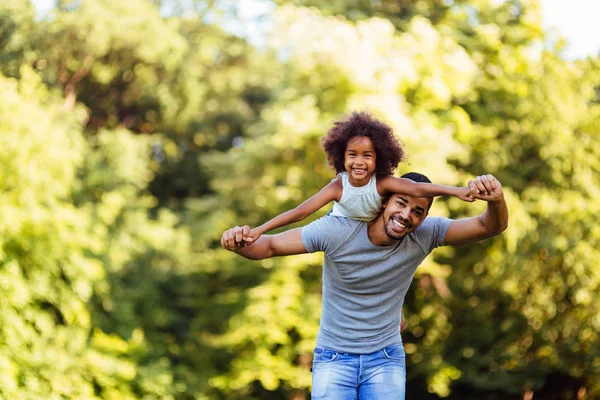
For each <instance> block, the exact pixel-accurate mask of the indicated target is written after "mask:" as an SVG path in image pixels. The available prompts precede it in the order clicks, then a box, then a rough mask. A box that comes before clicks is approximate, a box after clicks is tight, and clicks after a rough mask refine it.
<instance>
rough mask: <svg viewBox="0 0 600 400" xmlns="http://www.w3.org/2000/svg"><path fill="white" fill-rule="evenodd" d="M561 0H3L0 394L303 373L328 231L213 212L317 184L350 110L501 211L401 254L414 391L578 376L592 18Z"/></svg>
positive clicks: (235, 389)
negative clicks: (497, 221)
mask: <svg viewBox="0 0 600 400" xmlns="http://www.w3.org/2000/svg"><path fill="white" fill-rule="evenodd" d="M559 3H560V5H562V6H563V8H562V9H557V8H556V7H558V6H559ZM565 3H566V2H558V1H552V0H548V1H546V2H544V3H540V2H539V1H536V0H331V1H316V0H296V1H280V0H274V1H270V0H248V1H246V0H240V1H234V0H204V1H202V0H128V1H121V0H58V1H52V0H38V1H35V2H28V1H25V0H19V1H13V0H3V1H0V99H1V100H0V290H1V292H0V293H1V294H0V398H1V399H7V400H9V399H10V400H12V399H17V400H21V399H111V400H112V399H116V400H119V399H182V400H187V399H197V400H205V399H242V400H246V399H247V400H250V399H267V400H270V399H273V400H274V399H290V400H300V399H307V398H309V396H310V371H309V368H310V364H311V357H312V356H311V352H312V348H313V346H314V343H315V336H316V332H317V329H318V323H319V316H320V307H321V295H320V290H321V287H320V275H321V260H322V255H320V254H314V255H304V256H297V257H288V258H280V259H272V260H265V261H262V262H253V261H248V260H245V259H243V258H241V257H238V256H235V255H234V254H232V253H229V252H226V251H224V250H221V249H220V243H219V241H220V236H221V233H222V232H223V230H225V229H226V228H228V227H230V226H233V225H235V224H249V225H257V224H259V223H261V222H264V221H266V220H267V219H269V218H271V217H273V216H275V215H277V214H278V213H280V212H282V211H285V210H288V209H291V208H293V207H294V206H295V205H297V204H299V203H300V202H301V201H302V200H303V199H306V198H308V197H309V196H311V195H312V194H314V193H316V191H317V190H318V189H319V188H321V187H322V186H323V185H324V184H326V183H327V182H329V181H330V180H331V179H332V178H333V177H334V173H333V171H332V170H330V169H329V168H328V166H327V164H326V161H325V155H324V153H323V151H322V150H321V148H320V138H321V137H322V136H323V135H324V134H325V132H326V131H327V130H328V128H329V127H330V126H331V124H332V122H333V121H335V120H337V119H339V118H341V117H342V116H344V115H346V114H348V113H350V112H351V111H353V110H367V111H369V112H371V113H372V114H373V115H375V116H376V117H377V118H380V119H382V120H383V121H385V122H387V123H389V124H390V125H391V126H393V127H394V129H395V132H396V133H397V135H398V137H399V138H400V139H401V140H402V141H403V143H404V144H405V146H406V149H407V152H408V154H409V159H408V162H407V163H404V164H402V165H401V166H400V168H399V169H398V174H401V173H404V172H408V171H419V172H422V173H425V174H427V175H428V176H429V177H430V178H431V179H432V180H433V181H434V182H437V183H444V184H452V185H464V184H465V183H466V182H467V181H468V179H470V178H472V177H474V176H477V175H479V174H482V173H492V174H494V175H495V176H496V177H497V178H498V179H499V180H500V181H501V182H502V183H503V185H504V188H505V191H506V197H507V200H508V204H509V207H510V214H511V221H510V226H509V228H508V230H507V231H506V232H505V233H504V234H503V235H501V236H500V237H497V238H494V239H492V240H487V241H484V242H482V243H479V244H476V245H471V246H466V247H461V248H456V249H452V248H440V249H438V250H436V251H435V252H434V254H433V255H432V256H431V257H430V258H428V259H427V261H426V262H425V263H424V264H423V265H422V266H421V267H420V268H419V270H418V272H417V276H416V277H415V281H414V282H413V285H412V288H411V290H410V291H409V294H408V295H407V298H406V304H405V308H404V312H405V315H406V318H407V320H408V327H407V328H406V330H405V331H404V332H403V338H404V342H405V348H406V352H407V378H408V383H407V390H408V394H407V398H408V399H424V400H434V399H442V398H444V399H466V400H474V399H484V400H492V399H509V400H512V399H514V400H517V399H519V400H520V399H523V400H530V399H557V400H559V399H561V400H562V399H599V398H600V340H599V337H598V335H599V332H600V288H599V285H600V225H599V224H598V215H599V214H600V179H599V176H600V175H599V172H600V104H599V101H600V59H599V58H598V43H596V47H595V48H594V43H592V47H591V48H590V47H589V46H588V47H582V45H583V44H584V39H590V38H591V39H593V38H597V37H599V36H600V35H598V34H597V35H596V36H594V33H593V31H592V30H591V29H592V28H591V27H590V28H589V29H587V28H582V27H584V26H586V25H584V23H583V22H584V21H591V22H592V23H596V24H597V17H598V14H597V13H595V14H594V12H593V8H590V7H591V5H592V3H594V4H595V2H594V1H591V0H590V1H587V2H584V1H572V2H569V4H571V5H572V7H570V8H566V7H564V4H565ZM552 4H554V5H553V6H552ZM546 6H547V7H548V8H547V9H545V8H544V7H546ZM588 6H589V7H588ZM586 7H587V8H586ZM596 8H597V7H596ZM548 10H550V11H552V12H549V11H548ZM557 10H563V11H557ZM574 12H579V14H573V13H574ZM543 15H548V16H549V17H548V18H553V19H552V20H547V19H543V18H542V16H543ZM552 16H553V17H552ZM568 20H570V21H571V25H569V26H570V27H571V28H572V29H574V31H582V30H583V31H584V32H585V34H584V35H583V36H580V37H579V38H578V39H574V41H571V42H568V41H566V40H565V39H564V38H563V36H562V33H561V30H560V29H561V28H560V26H561V21H562V22H568ZM556 26H558V27H559V28H556ZM586 43H588V42H586ZM588 44H589V43H588ZM484 208H485V204H483V203H480V202H478V203H476V204H474V205H471V204H466V203H462V202H460V201H458V200H457V199H453V198H440V199H438V200H436V201H435V203H434V207H433V209H432V211H431V214H432V215H444V216H449V217H463V216H469V215H476V214H478V213H480V212H481V211H482V210H483V209H484ZM326 211H327V210H326V209H323V210H321V211H320V212H319V213H317V215H314V216H312V217H311V218H310V220H312V219H314V218H316V217H318V216H320V215H323V214H324V213H325V212H326ZM305 222H306V221H305Z"/></svg>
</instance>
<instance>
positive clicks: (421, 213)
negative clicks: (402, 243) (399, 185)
mask: <svg viewBox="0 0 600 400" xmlns="http://www.w3.org/2000/svg"><path fill="white" fill-rule="evenodd" d="M429 202H430V199H428V198H426V197H413V196H408V195H405V194H393V195H392V196H391V197H390V199H389V200H388V202H387V203H386V204H384V205H383V207H384V210H383V224H384V228H385V233H386V235H388V237H390V238H391V239H394V240H400V239H402V238H403V237H404V236H406V235H407V234H409V233H410V232H412V231H414V230H415V229H417V228H418V227H419V225H421V224H422V223H423V221H424V220H425V217H426V216H427V213H428V211H429Z"/></svg>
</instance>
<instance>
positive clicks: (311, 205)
mask: <svg viewBox="0 0 600 400" xmlns="http://www.w3.org/2000/svg"><path fill="white" fill-rule="evenodd" d="M341 197H342V181H341V179H340V178H337V179H334V180H333V181H331V182H330V183H329V184H328V185H327V186H325V187H324V188H323V189H321V190H320V191H319V193H317V194H315V195H314V196H313V197H311V198H310V199H308V200H306V201H304V202H303V203H302V204H300V205H299V206H298V207H296V208H294V209H293V210H290V211H286V212H284V213H283V214H279V215H278V216H276V217H275V218H273V219H271V220H270V221H268V222H266V223H264V224H262V225H260V226H258V227H256V228H254V229H251V230H250V233H249V234H248V237H247V238H246V239H245V243H246V244H250V243H253V242H254V241H256V239H258V238H259V237H260V236H261V235H262V234H264V233H266V232H269V231H271V230H273V229H277V228H280V227H282V226H285V225H289V224H292V223H294V222H299V221H302V220H303V219H304V218H306V217H308V216H309V215H310V214H312V213H314V212H315V211H317V210H318V209H320V208H321V207H323V206H324V205H326V204H328V203H330V202H332V201H333V200H335V201H339V200H340V198H341Z"/></svg>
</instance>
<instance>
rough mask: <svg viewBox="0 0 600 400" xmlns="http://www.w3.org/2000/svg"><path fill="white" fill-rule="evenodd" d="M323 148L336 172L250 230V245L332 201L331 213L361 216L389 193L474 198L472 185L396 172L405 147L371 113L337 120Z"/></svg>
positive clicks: (370, 214) (374, 210) (367, 216)
mask: <svg viewBox="0 0 600 400" xmlns="http://www.w3.org/2000/svg"><path fill="white" fill-rule="evenodd" d="M323 147H324V149H325V153H326V154H327V161H328V162H329V164H330V165H331V166H332V167H333V168H334V169H335V171H336V173H337V177H336V178H335V179H333V180H332V181H331V182H330V183H329V184H328V185H327V186H325V187H324V188H323V189H321V190H320V191H319V193H317V194H316V195H314V196H313V197H311V198H310V199H308V200H306V201H304V202H303V203H302V204H300V205H299V206H298V207H296V208H294V209H293V210H290V211H287V212H285V213H283V214H280V215H278V216H277V217H275V218H273V219H271V220H270V221H268V222H267V223H265V224H263V225H260V226H258V227H256V228H254V229H251V230H250V233H249V235H248V238H247V239H246V240H245V242H246V244H251V243H253V242H254V241H256V240H257V239H258V238H259V237H260V236H261V235H262V234H264V233H266V232H268V231H270V230H273V229H276V228H279V227H281V226H285V225H288V224H291V223H294V222H298V221H302V220H303V219H304V218H306V217H307V216H309V215H310V214H312V213H314V212H315V211H317V210H319V209H320V208H321V207H323V206H325V205H326V204H328V203H330V202H331V201H333V202H334V203H333V209H332V210H331V214H332V215H336V216H343V217H348V218H352V219H357V220H361V221H370V220H372V219H374V218H375V217H376V216H377V215H378V214H379V212H380V211H381V198H382V196H384V195H385V194H386V193H390V192H393V193H403V194H406V195H409V196H414V197H435V196H443V195H451V196H456V197H458V198H459V199H461V200H464V201H468V202H472V201H475V200H474V199H473V198H472V197H471V196H470V190H469V188H468V187H455V186H444V185H437V184H433V183H416V182H413V181H412V180H410V179H403V178H396V177H394V176H392V174H393V172H394V170H395V169H396V167H397V166H398V163H399V162H400V161H402V160H403V159H404V149H403V148H402V146H401V145H400V143H399V142H398V140H397V139H396V138H395V136H394V134H393V132H392V129H391V128H390V127H389V126H387V125H386V124H384V123H383V122H380V121H378V120H376V119H374V118H372V117H371V116H370V115H369V114H367V113H364V112H354V113H352V115H351V116H350V117H349V118H347V119H345V120H342V121H337V122H335V123H334V125H333V127H332V128H331V129H330V130H329V132H328V133H327V136H325V137H324V138H323Z"/></svg>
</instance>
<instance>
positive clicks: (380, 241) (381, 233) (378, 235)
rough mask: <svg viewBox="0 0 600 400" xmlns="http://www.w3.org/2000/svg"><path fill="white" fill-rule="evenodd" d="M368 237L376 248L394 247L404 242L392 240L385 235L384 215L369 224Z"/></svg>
mask: <svg viewBox="0 0 600 400" xmlns="http://www.w3.org/2000/svg"><path fill="white" fill-rule="evenodd" d="M367 236H368V237H369V241H370V242H371V243H373V244H374V245H375V246H392V245H395V244H396V243H398V242H399V241H401V240H402V239H400V240H396V239H392V238H391V237H389V236H388V235H387V234H386V233H385V224H384V223H383V215H382V214H380V215H379V216H378V217H377V218H375V219H374V220H373V221H371V222H369V223H368V224H367Z"/></svg>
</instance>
